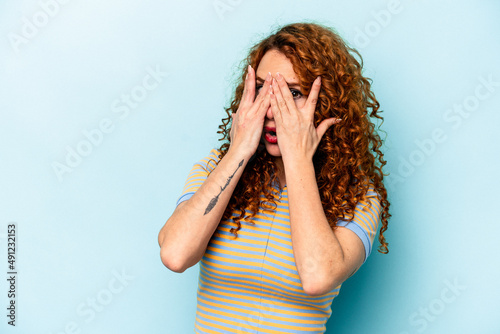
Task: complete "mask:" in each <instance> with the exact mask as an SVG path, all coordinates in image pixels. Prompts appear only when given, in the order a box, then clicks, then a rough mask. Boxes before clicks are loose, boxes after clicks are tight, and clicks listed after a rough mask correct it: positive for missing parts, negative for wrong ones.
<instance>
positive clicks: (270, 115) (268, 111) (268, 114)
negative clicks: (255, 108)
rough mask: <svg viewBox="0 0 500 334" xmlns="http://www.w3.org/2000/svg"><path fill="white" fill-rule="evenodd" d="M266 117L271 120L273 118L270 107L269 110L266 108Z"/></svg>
mask: <svg viewBox="0 0 500 334" xmlns="http://www.w3.org/2000/svg"><path fill="white" fill-rule="evenodd" d="M266 117H267V118H268V119H273V118H274V116H273V111H272V110H271V106H269V108H267V112H266Z"/></svg>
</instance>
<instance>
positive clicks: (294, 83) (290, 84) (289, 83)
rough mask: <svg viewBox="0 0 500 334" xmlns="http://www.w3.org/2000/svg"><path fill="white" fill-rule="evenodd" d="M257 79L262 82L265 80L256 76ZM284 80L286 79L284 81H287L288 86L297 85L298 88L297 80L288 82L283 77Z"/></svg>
mask: <svg viewBox="0 0 500 334" xmlns="http://www.w3.org/2000/svg"><path fill="white" fill-rule="evenodd" d="M257 81H258V82H264V81H265V80H264V79H262V78H261V77H257ZM285 81H286V83H287V85H288V86H289V87H298V88H300V85H299V83H298V82H288V81H287V80H286V79H285Z"/></svg>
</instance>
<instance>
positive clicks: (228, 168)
mask: <svg viewBox="0 0 500 334" xmlns="http://www.w3.org/2000/svg"><path fill="white" fill-rule="evenodd" d="M238 152H241V151H237V150H229V151H228V153H227V154H226V155H225V156H224V158H223V159H222V160H221V161H220V162H219V164H218V165H217V167H216V168H215V169H214V170H213V171H212V172H211V173H210V175H209V176H208V178H207V179H206V180H205V182H204V183H203V184H202V185H201V187H200V188H199V189H198V190H197V191H196V193H195V194H194V195H193V196H192V197H191V198H190V199H189V200H187V201H185V202H183V203H181V204H179V206H178V207H177V208H176V209H175V211H174V213H173V214H172V216H171V217H170V218H169V219H168V221H167V222H166V223H165V225H164V226H163V228H162V229H161V231H160V233H159V235H158V242H159V244H160V247H161V250H160V255H161V260H162V262H163V264H164V265H165V266H166V267H168V268H169V269H170V270H172V271H175V272H183V271H184V270H186V269H187V268H189V267H191V266H193V265H195V264H196V263H198V261H199V260H200V259H201V258H202V257H203V254H204V253H205V250H206V248H207V245H208V242H209V241H210V238H211V237H212V235H213V233H214V231H215V229H216V228H217V226H218V224H219V222H220V220H221V217H222V215H223V214H224V211H225V209H226V207H227V204H228V203H229V199H230V197H231V195H232V193H233V191H234V189H235V187H236V184H237V183H238V180H239V179H240V177H241V174H242V172H243V170H244V169H245V166H246V165H247V162H248V157H247V156H246V155H245V154H244V153H238Z"/></svg>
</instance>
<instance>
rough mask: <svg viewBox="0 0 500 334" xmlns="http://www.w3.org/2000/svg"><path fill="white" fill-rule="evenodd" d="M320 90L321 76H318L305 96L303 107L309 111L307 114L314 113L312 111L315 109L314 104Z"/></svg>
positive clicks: (316, 101)
mask: <svg viewBox="0 0 500 334" xmlns="http://www.w3.org/2000/svg"><path fill="white" fill-rule="evenodd" d="M320 90H321V77H320V76H318V77H317V78H316V79H315V80H314V82H313V84H312V87H311V91H310V92H309V96H308V97H307V100H306V104H305V109H306V110H307V111H309V113H308V114H309V115H314V111H315V110H316V104H317V103H318V96H319V91H320Z"/></svg>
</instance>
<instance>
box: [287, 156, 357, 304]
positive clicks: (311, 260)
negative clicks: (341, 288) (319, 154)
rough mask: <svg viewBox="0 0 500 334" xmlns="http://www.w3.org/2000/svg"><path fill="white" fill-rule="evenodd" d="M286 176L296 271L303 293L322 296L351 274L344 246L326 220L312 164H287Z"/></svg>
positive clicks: (306, 162)
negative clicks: (345, 259) (345, 258)
mask: <svg viewBox="0 0 500 334" xmlns="http://www.w3.org/2000/svg"><path fill="white" fill-rule="evenodd" d="M285 173H286V180H287V188H288V202H289V209H290V225H291V235H292V246H293V253H294V256H295V263H296V266H297V271H298V273H299V276H300V279H301V281H302V286H303V289H304V291H305V292H306V293H308V294H310V295H320V294H323V293H326V292H328V291H330V290H331V289H333V288H334V287H336V286H337V285H339V284H340V283H342V282H343V281H344V280H345V279H346V278H347V277H348V276H349V275H350V274H351V273H350V272H348V268H347V267H346V266H345V263H344V252H343V249H342V246H341V244H340V242H339V240H338V239H337V237H336V235H335V233H334V232H333V231H332V229H331V227H330V225H329V224H328V221H327V219H326V216H325V213H324V210H323V206H322V204H321V198H320V194H319V190H318V186H317V183H316V177H315V172H314V165H313V163H312V161H308V159H296V160H295V161H291V162H288V163H287V162H285Z"/></svg>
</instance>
